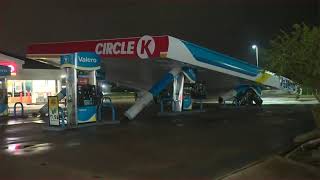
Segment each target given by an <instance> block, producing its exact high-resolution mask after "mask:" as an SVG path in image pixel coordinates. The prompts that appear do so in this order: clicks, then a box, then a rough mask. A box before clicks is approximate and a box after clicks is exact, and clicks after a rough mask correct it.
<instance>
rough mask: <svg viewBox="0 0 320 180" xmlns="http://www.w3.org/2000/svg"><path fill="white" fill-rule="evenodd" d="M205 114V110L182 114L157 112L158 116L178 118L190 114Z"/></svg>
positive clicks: (183, 112)
mask: <svg viewBox="0 0 320 180" xmlns="http://www.w3.org/2000/svg"><path fill="white" fill-rule="evenodd" d="M203 112H206V110H200V109H199V110H192V111H182V112H158V114H157V115H158V116H164V117H166V116H180V115H190V114H196V113H203Z"/></svg>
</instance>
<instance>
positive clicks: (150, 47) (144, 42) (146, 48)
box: [137, 35, 156, 59]
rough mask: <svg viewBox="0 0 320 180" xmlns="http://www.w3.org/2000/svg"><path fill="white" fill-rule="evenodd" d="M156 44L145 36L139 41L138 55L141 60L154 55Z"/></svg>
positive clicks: (151, 38)
mask: <svg viewBox="0 0 320 180" xmlns="http://www.w3.org/2000/svg"><path fill="white" fill-rule="evenodd" d="M155 47H156V43H155V41H154V39H153V37H151V36H148V35H146V36H143V37H141V38H140V39H139V41H138V44H137V55H138V56H139V57H140V58H141V59H147V58H149V57H151V56H152V55H153V53H154V50H155Z"/></svg>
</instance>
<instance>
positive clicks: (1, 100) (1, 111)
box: [0, 65, 11, 117]
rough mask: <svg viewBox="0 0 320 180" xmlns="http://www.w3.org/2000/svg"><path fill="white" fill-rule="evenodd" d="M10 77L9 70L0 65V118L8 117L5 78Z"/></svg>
mask: <svg viewBox="0 0 320 180" xmlns="http://www.w3.org/2000/svg"><path fill="white" fill-rule="evenodd" d="M10 75H11V68H9V67H7V66H1V65H0V117H1V116H8V93H7V81H6V77H7V76H10Z"/></svg>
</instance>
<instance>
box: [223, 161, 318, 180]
mask: <svg viewBox="0 0 320 180" xmlns="http://www.w3.org/2000/svg"><path fill="white" fill-rule="evenodd" d="M220 179H222V180H248V179H254V180H266V179H272V180H280V179H283V180H289V179H290V180H294V179H296V180H298V179H303V180H318V179H320V171H319V169H317V168H315V167H312V166H309V165H305V164H300V163H298V162H295V161H292V160H289V159H285V158H282V157H280V156H274V157H271V158H269V159H267V160H265V161H263V162H260V163H257V164H254V165H252V166H251V167H248V168H245V169H242V170H239V171H237V172H234V173H232V174H230V175H227V176H224V177H222V178H220Z"/></svg>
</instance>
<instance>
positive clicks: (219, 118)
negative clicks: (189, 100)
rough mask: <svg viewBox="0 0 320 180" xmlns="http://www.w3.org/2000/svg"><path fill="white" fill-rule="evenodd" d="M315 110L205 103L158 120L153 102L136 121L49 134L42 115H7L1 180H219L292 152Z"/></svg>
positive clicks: (2, 127) (1, 129)
mask: <svg viewBox="0 0 320 180" xmlns="http://www.w3.org/2000/svg"><path fill="white" fill-rule="evenodd" d="M126 107H127V106H125V105H122V106H121V107H118V109H119V111H120V112H119V113H118V114H122V112H123V110H124V109H125V108H126ZM311 107H312V105H267V106H264V107H263V109H258V108H233V107H229V106H226V107H218V106H216V105H214V104H208V105H206V106H205V108H206V112H205V113H200V114H199V113H195V114H191V115H183V116H172V117H158V116H157V115H156V114H157V111H158V110H159V107H158V106H156V105H154V106H152V107H150V108H148V109H147V110H145V111H144V112H143V113H142V114H141V115H139V116H138V117H137V119H136V120H135V121H132V122H126V121H122V123H121V124H120V125H113V126H98V127H88V128H81V129H75V130H68V131H62V132H48V131H44V130H43V129H42V126H43V125H44V124H43V121H41V119H39V118H28V119H17V120H12V119H11V120H9V121H4V120H2V122H0V138H1V142H0V146H1V149H2V151H1V152H0V162H1V163H0V179H211V178H217V177H220V176H222V175H224V174H226V173H229V172H231V171H234V170H235V169H238V168H241V167H243V166H245V165H247V164H249V163H252V162H255V161H257V160H260V159H263V158H265V157H268V156H270V155H273V154H277V153H279V152H284V151H286V150H288V149H290V148H291V147H292V146H293V138H294V137H295V136H296V135H299V134H301V133H303V132H307V131H309V130H311V129H313V128H314V124H313V120H312V114H311ZM106 118H109V117H106ZM119 118H120V119H122V117H119Z"/></svg>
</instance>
